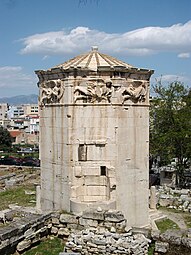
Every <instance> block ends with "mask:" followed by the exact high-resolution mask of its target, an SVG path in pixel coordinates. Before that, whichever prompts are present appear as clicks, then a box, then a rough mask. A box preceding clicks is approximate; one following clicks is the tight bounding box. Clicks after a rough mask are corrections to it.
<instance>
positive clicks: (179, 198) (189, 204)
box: [157, 186, 191, 213]
mask: <svg viewBox="0 0 191 255" xmlns="http://www.w3.org/2000/svg"><path fill="white" fill-rule="evenodd" d="M157 198H158V199H157V200H158V205H159V206H164V207H167V208H170V209H176V210H179V211H183V212H189V213H191V193H190V190H189V189H181V190H179V189H172V188H170V187H166V186H160V187H158V192H157Z"/></svg>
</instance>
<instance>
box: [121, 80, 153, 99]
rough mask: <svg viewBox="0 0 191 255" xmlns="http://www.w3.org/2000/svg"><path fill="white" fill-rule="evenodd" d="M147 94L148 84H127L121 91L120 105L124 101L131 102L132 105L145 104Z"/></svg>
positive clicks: (137, 82) (136, 82)
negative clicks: (121, 99)
mask: <svg viewBox="0 0 191 255" xmlns="http://www.w3.org/2000/svg"><path fill="white" fill-rule="evenodd" d="M147 93H148V82H142V81H134V82H132V83H130V84H128V85H127V87H125V88H124V89H123V92H122V97H123V101H122V104H124V102H125V101H126V100H131V101H132V102H134V103H137V102H145V100H146V96H147Z"/></svg>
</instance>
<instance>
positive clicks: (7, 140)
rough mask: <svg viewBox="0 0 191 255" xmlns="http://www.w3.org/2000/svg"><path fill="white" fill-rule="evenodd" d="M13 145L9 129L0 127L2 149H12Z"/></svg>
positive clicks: (0, 148)
mask: <svg viewBox="0 0 191 255" xmlns="http://www.w3.org/2000/svg"><path fill="white" fill-rule="evenodd" d="M11 146H12V137H11V135H10V133H9V131H8V130H7V129H5V128H3V127H0V150H6V151H7V150H10V149H11Z"/></svg>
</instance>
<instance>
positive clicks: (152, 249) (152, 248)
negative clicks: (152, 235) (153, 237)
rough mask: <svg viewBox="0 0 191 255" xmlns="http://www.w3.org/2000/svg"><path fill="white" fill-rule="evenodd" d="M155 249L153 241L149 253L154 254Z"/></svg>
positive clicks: (149, 254)
mask: <svg viewBox="0 0 191 255" xmlns="http://www.w3.org/2000/svg"><path fill="white" fill-rule="evenodd" d="M154 251H155V244H154V243H151V244H150V245H149V250H148V255H153V254H154Z"/></svg>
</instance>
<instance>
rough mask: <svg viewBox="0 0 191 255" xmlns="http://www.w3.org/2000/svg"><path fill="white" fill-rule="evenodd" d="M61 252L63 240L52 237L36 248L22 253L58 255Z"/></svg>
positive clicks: (28, 254)
mask: <svg viewBox="0 0 191 255" xmlns="http://www.w3.org/2000/svg"><path fill="white" fill-rule="evenodd" d="M63 250H64V242H63V240H61V239H59V238H58V237H52V238H48V239H46V240H45V241H42V242H40V244H39V245H37V246H36V247H34V248H32V249H30V250H28V251H26V252H24V253H23V255H58V254H59V253H60V252H63Z"/></svg>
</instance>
